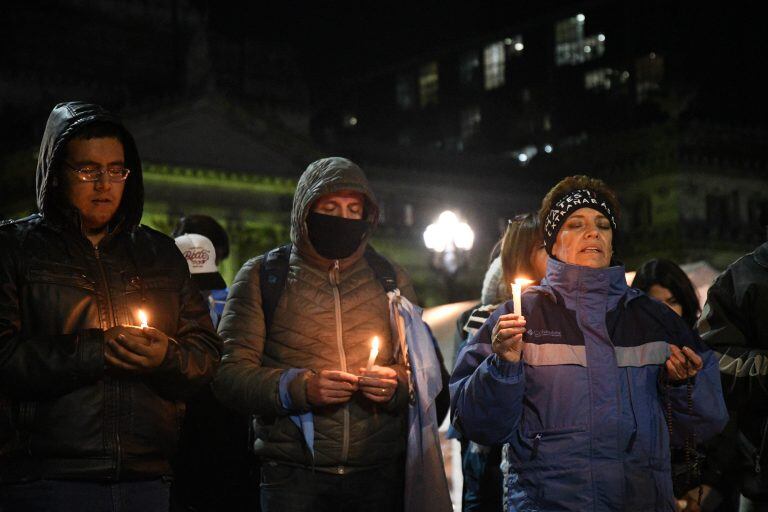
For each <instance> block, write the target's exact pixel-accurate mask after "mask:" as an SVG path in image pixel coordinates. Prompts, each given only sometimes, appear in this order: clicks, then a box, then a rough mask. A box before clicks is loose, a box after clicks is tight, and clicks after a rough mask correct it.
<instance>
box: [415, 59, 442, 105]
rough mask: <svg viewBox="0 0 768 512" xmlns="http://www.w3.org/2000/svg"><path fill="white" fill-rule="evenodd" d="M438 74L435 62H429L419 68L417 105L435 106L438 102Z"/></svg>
mask: <svg viewBox="0 0 768 512" xmlns="http://www.w3.org/2000/svg"><path fill="white" fill-rule="evenodd" d="M438 86H439V82H438V74H437V62H430V63H428V64H424V65H423V66H421V69H420V70H419V105H421V107H422V108H423V107H426V106H428V105H437V101H438V95H437V93H438Z"/></svg>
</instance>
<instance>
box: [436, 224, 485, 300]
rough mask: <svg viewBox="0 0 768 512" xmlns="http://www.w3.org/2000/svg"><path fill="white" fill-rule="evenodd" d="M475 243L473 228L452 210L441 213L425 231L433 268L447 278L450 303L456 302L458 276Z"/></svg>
mask: <svg viewBox="0 0 768 512" xmlns="http://www.w3.org/2000/svg"><path fill="white" fill-rule="evenodd" d="M474 243H475V233H474V231H472V228H471V227H469V224H467V223H466V222H462V221H460V220H459V217H458V216H457V215H456V214H455V213H453V212H452V211H450V210H446V211H444V212H443V213H441V214H440V216H439V217H438V218H437V222H435V223H433V224H430V225H429V226H427V229H425V230H424V245H426V246H427V249H429V250H430V251H432V267H433V268H434V269H435V270H437V271H438V272H440V273H441V274H443V276H444V277H445V282H446V287H447V289H448V300H449V301H450V302H452V301H454V300H456V297H455V286H454V284H455V279H456V274H457V273H458V271H459V269H460V268H461V267H462V266H463V265H464V264H465V263H466V260H467V254H468V253H469V250H470V249H472V246H473V245H474Z"/></svg>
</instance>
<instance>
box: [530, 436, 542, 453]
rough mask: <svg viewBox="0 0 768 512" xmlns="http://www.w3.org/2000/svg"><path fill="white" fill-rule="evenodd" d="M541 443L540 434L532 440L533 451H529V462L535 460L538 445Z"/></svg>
mask: <svg viewBox="0 0 768 512" xmlns="http://www.w3.org/2000/svg"><path fill="white" fill-rule="evenodd" d="M540 442H541V433H539V434H536V437H534V438H533V450H531V460H533V459H535V458H536V456H537V455H538V454H539V443H540Z"/></svg>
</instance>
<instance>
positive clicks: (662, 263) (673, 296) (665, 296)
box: [632, 259, 701, 328]
mask: <svg viewBox="0 0 768 512" xmlns="http://www.w3.org/2000/svg"><path fill="white" fill-rule="evenodd" d="M632 287H633V288H637V289H638V290H642V291H644V292H645V293H646V294H648V296H649V297H651V298H653V299H656V300H658V301H659V302H663V303H664V304H666V305H667V306H669V307H670V308H671V309H672V311H674V312H675V313H677V314H678V316H680V317H682V319H683V320H684V321H685V323H686V324H688V326H689V327H690V328H694V327H695V326H696V321H697V320H698V319H699V314H700V313H701V308H700V307H699V298H698V296H697V295H696V289H695V288H694V287H693V284H692V283H691V280H690V279H688V276H687V275H686V274H685V272H684V271H683V269H681V268H680V267H678V266H677V265H676V264H675V263H674V262H672V261H670V260H665V259H652V260H648V261H646V262H645V263H643V264H642V265H640V268H638V269H637V273H636V274H635V278H634V279H633V280H632Z"/></svg>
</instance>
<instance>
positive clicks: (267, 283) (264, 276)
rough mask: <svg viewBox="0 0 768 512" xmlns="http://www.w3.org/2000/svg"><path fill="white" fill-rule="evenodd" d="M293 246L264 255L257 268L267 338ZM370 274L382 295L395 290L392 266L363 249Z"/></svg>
mask: <svg viewBox="0 0 768 512" xmlns="http://www.w3.org/2000/svg"><path fill="white" fill-rule="evenodd" d="M292 247H293V245H292V244H287V245H283V246H281V247H277V248H275V249H272V250H271V251H268V252H266V253H264V255H263V256H262V261H261V267H260V268H259V286H260V288H261V309H262V310H263V311H264V326H265V328H266V335H267V337H268V336H269V329H270V326H271V325H272V320H273V319H274V316H275V309H276V308H277V302H278V301H279V300H280V295H281V294H282V293H283V289H285V281H286V280H287V279H288V267H289V265H288V262H289V259H290V256H291V249H292ZM363 257H364V258H365V260H366V262H368V266H370V267H371V270H373V274H374V275H375V276H376V279H378V281H379V283H381V286H382V287H383V288H384V292H385V293H389V292H391V291H394V290H396V289H397V274H396V273H395V269H394V267H393V266H392V264H391V263H390V262H389V260H387V259H386V258H385V257H384V256H382V255H381V254H379V253H378V252H376V250H374V248H373V247H371V246H370V245H369V246H368V247H366V248H365V253H364V255H363Z"/></svg>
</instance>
